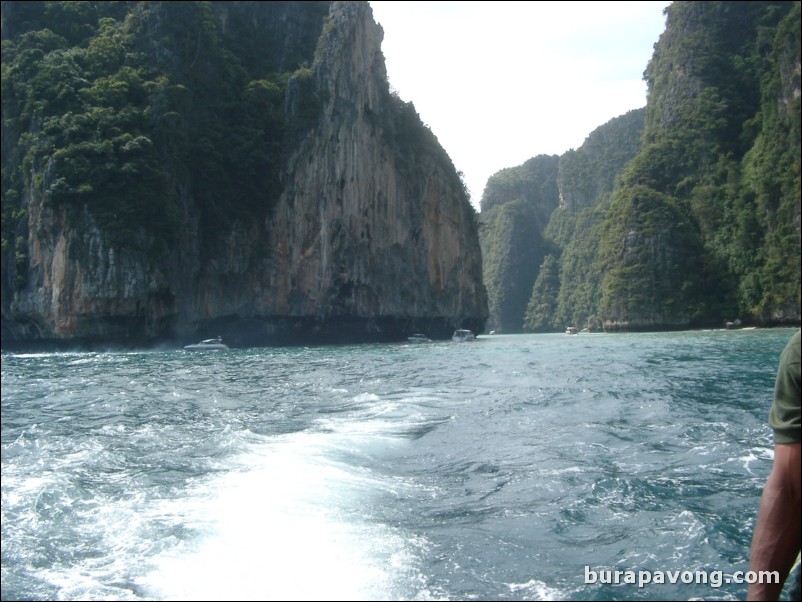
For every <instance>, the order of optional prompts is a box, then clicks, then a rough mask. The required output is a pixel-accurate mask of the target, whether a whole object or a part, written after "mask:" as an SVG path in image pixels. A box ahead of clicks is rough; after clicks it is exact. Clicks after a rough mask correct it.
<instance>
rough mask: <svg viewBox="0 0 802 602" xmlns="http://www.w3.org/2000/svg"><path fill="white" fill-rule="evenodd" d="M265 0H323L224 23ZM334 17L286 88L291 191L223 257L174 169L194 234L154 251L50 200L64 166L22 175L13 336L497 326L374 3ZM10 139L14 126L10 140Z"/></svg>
mask: <svg viewBox="0 0 802 602" xmlns="http://www.w3.org/2000/svg"><path fill="white" fill-rule="evenodd" d="M262 4H273V5H275V4H283V5H287V10H294V11H298V10H303V7H301V8H300V9H299V6H298V5H311V4H319V3H258V2H257V3H225V5H224V6H225V7H226V8H225V10H223V8H222V7H223V4H222V3H221V4H220V5H219V6H217V9H218V10H217V16H218V18H220V19H221V22H220V27H221V28H222V27H225V25H226V22H227V19H228V18H229V16H230V12H231V11H233V10H236V9H237V8H240V9H243V8H244V9H245V10H247V11H250V14H251V15H252V19H251V21H252V22H258V19H257V18H256V17H257V16H258V13H259V11H260V10H261V9H260V7H259V5H262ZM234 5H237V6H234ZM271 10H275V7H272V8H271ZM275 17H276V16H275V15H273V17H272V18H275ZM319 25H320V26H321V27H320V32H319V39H318V42H317V50H316V51H315V56H314V60H313V61H312V62H311V67H310V68H309V69H303V70H299V71H298V72H296V75H295V76H294V77H293V78H292V79H291V80H290V82H289V85H288V86H287V89H286V98H285V107H286V113H287V119H288V120H289V121H290V122H291V123H292V122H301V121H303V123H304V125H303V127H300V126H299V127H298V128H297V132H300V133H298V134H296V135H295V138H294V139H293V141H292V144H290V145H288V148H287V152H286V154H285V157H284V159H285V162H284V166H283V167H282V168H281V177H280V181H281V190H280V192H279V194H278V195H277V197H276V198H273V199H270V200H269V202H267V201H265V205H266V206H268V205H269V208H267V209H265V210H264V211H262V212H261V213H260V214H257V215H258V217H257V218H253V216H249V217H247V218H244V219H239V218H234V219H232V221H231V222H230V223H228V224H225V225H224V226H222V230H221V231H220V232H217V233H216V238H215V242H214V251H213V252H211V253H210V252H209V250H208V248H207V247H205V245H207V244H210V241H209V240H207V239H205V238H204V235H203V232H202V228H201V227H200V226H199V218H198V210H197V207H196V203H195V199H194V198H193V194H192V192H191V185H190V184H191V183H189V182H187V181H186V180H182V177H181V176H177V175H175V174H173V178H174V179H173V181H172V182H171V185H172V186H173V187H174V189H175V190H177V191H178V192H177V196H178V198H179V200H180V204H179V206H180V208H181V212H182V215H181V236H180V237H179V239H178V240H177V241H176V242H175V243H174V244H173V245H172V246H170V247H169V248H167V249H165V250H163V251H162V252H161V253H158V254H154V253H153V247H152V246H151V245H149V237H150V236H151V234H150V233H149V232H148V231H147V229H141V230H140V231H138V232H137V233H136V234H135V236H134V237H133V238H132V239H131V241H132V242H131V243H129V244H127V245H119V244H118V243H115V242H114V241H113V237H112V236H110V235H109V233H108V232H107V231H105V230H104V228H103V227H101V226H100V225H98V220H97V219H96V218H95V216H94V215H93V214H92V212H91V211H89V210H88V209H86V208H83V209H76V208H74V207H64V206H55V207H54V206H51V205H49V204H48V203H46V202H44V195H43V194H42V192H41V191H42V190H47V189H48V185H49V183H52V182H53V181H55V179H56V178H58V173H49V172H48V169H47V166H44V167H43V168H42V169H41V171H40V172H38V173H34V175H33V177H32V178H31V181H30V182H28V185H27V186H26V187H25V197H26V198H25V202H24V204H25V205H26V207H27V216H28V217H27V222H26V224H25V225H26V227H27V232H26V233H25V234H26V235H25V237H26V238H27V265H25V266H23V267H24V269H22V270H20V266H18V265H15V263H14V262H15V258H14V257H13V256H12V254H10V253H7V252H6V249H5V248H4V257H3V271H4V275H3V279H2V282H3V302H2V320H3V324H2V335H3V344H4V346H6V345H8V344H11V343H14V342H16V343H21V342H25V341H32V340H51V341H52V340H61V341H89V342H97V343H101V342H103V343H121V344H142V343H147V342H153V341H156V340H165V339H166V340H176V339H177V340H189V339H194V338H197V337H203V338H205V337H207V336H214V335H218V334H220V335H222V336H224V337H225V338H226V339H227V342H229V343H230V344H233V345H262V344H294V343H309V342H333V341H371V340H398V339H403V338H404V337H406V336H407V335H408V334H410V333H411V332H413V331H424V332H427V333H428V334H430V336H446V335H448V334H450V332H451V331H452V330H453V329H454V328H457V327H466V328H471V329H474V330H476V331H482V329H483V327H484V323H485V320H486V319H487V313H488V311H487V299H486V294H485V290H484V286H483V284H482V273H481V269H482V268H481V253H480V250H479V243H478V237H477V227H476V217H475V215H474V211H473V209H472V208H471V206H470V203H469V201H468V198H467V196H466V194H465V191H464V187H463V186H462V183H461V181H460V179H459V177H458V175H457V174H456V171H455V169H454V167H453V165H452V164H451V162H450V160H449V159H448V157H447V156H446V155H445V153H444V152H443V150H442V148H441V147H440V146H439V144H437V142H436V139H435V138H434V137H433V136H432V134H431V132H429V131H428V130H427V129H426V128H425V126H423V124H422V123H421V122H420V119H419V118H418V116H417V114H416V113H415V111H414V108H413V107H412V106H411V105H408V104H404V103H402V102H401V101H400V100H399V99H398V98H396V97H393V96H392V95H391V94H390V93H389V88H388V83H387V78H386V73H385V65H384V58H383V55H382V53H381V41H382V36H383V32H382V30H381V28H380V26H378V25H377V24H376V23H375V21H374V20H373V17H372V12H371V10H370V7H369V5H368V4H367V3H366V2H338V3H334V4H332V5H331V9H330V13H329V16H328V19H327V20H326V21H325V24H323V23H319ZM309 59H310V60H311V59H312V57H309ZM310 99H313V100H314V102H313V103H312V104H313V106H314V108H315V111H314V113H313V115H312V116H311V117H310V114H309V110H308V107H309V106H310ZM4 121H5V120H4ZM4 127H5V126H4ZM13 134H14V132H11V131H9V130H6V129H4V133H3V138H4V142H3V144H4V151H5V146H6V142H7V140H8V139H10V138H11V137H13V136H12V135H13ZM4 154H5V152H4ZM51 171H54V170H51ZM36 179H38V180H40V181H43V184H42V185H41V186H38V185H35V184H34V182H33V181H34V180H36ZM5 227H6V224H4V228H5ZM18 257H19V256H18ZM18 257H17V262H18ZM12 274H16V275H17V277H16V278H14V277H12ZM20 274H22V276H23V277H22V278H20V277H19V276H20Z"/></svg>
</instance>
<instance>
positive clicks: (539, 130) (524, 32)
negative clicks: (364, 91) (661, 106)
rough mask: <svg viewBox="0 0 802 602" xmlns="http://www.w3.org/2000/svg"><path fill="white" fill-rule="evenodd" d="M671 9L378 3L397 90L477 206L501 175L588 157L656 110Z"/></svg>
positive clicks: (657, 5) (654, 5)
mask: <svg viewBox="0 0 802 602" xmlns="http://www.w3.org/2000/svg"><path fill="white" fill-rule="evenodd" d="M669 4H671V2H638V1H624V2H604V1H601V2H599V1H591V2H580V1H568V2H544V1H540V2H522V1H513V2H504V1H493V2H424V1H408V0H399V1H384V0H372V1H371V2H370V5H371V8H372V9H373V18H374V19H375V20H376V22H378V23H379V25H381V26H382V29H384V41H383V42H382V53H383V54H384V58H385V62H386V65H387V76H388V79H389V80H390V88H391V90H394V91H395V92H397V93H398V95H399V96H400V97H401V98H402V99H403V100H404V101H407V102H410V101H411V102H412V103H413V104H414V105H415V109H416V110H417V111H418V114H419V115H420V117H421V120H422V121H423V123H424V124H426V125H428V126H429V128H430V129H431V131H432V132H433V133H434V135H435V136H436V137H437V139H438V140H439V141H440V144H441V146H442V147H443V148H444V149H445V151H446V152H447V153H448V155H449V157H451V160H452V162H453V163H454V167H455V168H456V169H457V170H458V171H461V172H462V173H463V179H464V181H465V184H466V185H467V187H468V189H469V190H470V193H471V202H472V203H473V205H474V206H475V207H476V208H477V209H478V208H479V201H480V200H481V198H482V192H483V191H484V188H485V184H486V183H487V180H488V178H489V177H490V176H492V175H493V174H495V173H496V172H498V171H499V170H501V169H505V168H507V167H516V166H518V165H521V164H522V163H524V162H525V161H526V160H528V159H531V158H532V157H535V156H537V155H562V154H563V153H565V152H567V151H569V150H571V149H575V148H579V147H580V146H582V143H583V142H584V141H585V138H587V136H588V135H589V134H590V133H591V132H592V131H593V130H595V129H596V128H597V127H599V126H601V125H604V124H605V123H607V122H608V121H610V120H611V119H613V118H615V117H619V116H621V115H624V114H625V113H627V112H628V111H631V110H632V109H638V108H641V107H644V106H646V82H645V81H643V72H644V70H645V69H646V65H647V64H648V62H649V59H651V56H652V52H653V50H654V45H655V43H656V42H657V40H658V39H659V38H660V34H662V33H663V30H664V29H665V15H663V9H664V8H665V7H666V6H668V5H669Z"/></svg>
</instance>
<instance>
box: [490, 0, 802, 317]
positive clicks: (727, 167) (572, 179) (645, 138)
mask: <svg viewBox="0 0 802 602" xmlns="http://www.w3.org/2000/svg"><path fill="white" fill-rule="evenodd" d="M666 13H667V20H666V31H665V32H664V33H663V35H662V36H661V37H660V40H659V41H658V43H657V44H656V46H655V52H654V55H653V57H652V59H651V61H650V62H649V64H648V66H647V67H646V71H645V74H644V76H645V78H646V81H647V83H648V87H649V95H648V101H647V106H646V107H645V109H642V110H638V111H632V112H630V113H628V114H627V115H624V116H622V117H619V118H617V119H614V120H612V121H611V122H609V123H608V124H605V125H603V126H602V127H600V128H598V129H597V130H595V131H594V132H592V133H591V134H590V135H589V136H588V138H587V140H586V141H585V143H584V144H583V145H582V147H580V148H579V149H576V150H572V151H570V152H568V153H566V154H565V155H563V156H561V157H558V158H551V157H549V158H545V157H536V158H535V159H532V160H530V161H529V162H527V163H526V164H524V165H522V166H520V167H517V168H510V169H506V170H502V171H501V172H499V173H498V174H496V175H494V176H493V177H491V178H490V180H488V184H487V187H486V189H485V194H484V195H483V198H482V213H481V216H480V217H481V221H482V235H481V240H482V249H483V254H484V274H485V281H486V283H487V288H488V294H489V299H490V313H491V319H490V322H489V323H488V327H489V328H492V329H497V330H503V331H505V332H520V331H522V330H527V331H555V330H562V329H564V328H565V327H566V325H576V326H578V327H580V328H582V327H589V328H591V329H602V328H604V329H607V330H619V329H624V330H660V329H673V328H689V327H700V326H722V325H723V324H724V323H725V322H727V321H735V320H741V321H742V323H752V324H761V325H775V324H798V323H799V322H800V42H799V41H800V2H674V3H673V4H671V5H670V6H669V7H668V8H667V10H666ZM532 162H540V163H541V165H542V166H544V165H546V164H548V165H552V164H553V163H555V162H556V163H557V167H556V168H551V171H549V170H548V169H543V168H541V169H539V170H538V171H537V173H536V174H535V172H534V171H533V170H532V168H531V163H532ZM555 171H556V175H554V172H555ZM512 176H514V177H512ZM511 180H515V181H516V182H517V184H516V186H512V185H506V186H505V185H503V183H504V182H509V181H511ZM555 185H556V188H557V191H556V193H555V192H551V193H549V192H546V193H545V194H544V191H548V190H549V189H550V187H551V188H553V187H554V186H555ZM544 213H547V214H548V216H549V218H548V221H547V223H546V224H545V225H544V220H543V218H542V216H543V214H544ZM535 215H537V216H538V218H535V217H534V216H535ZM502 216H503V217H502ZM516 216H517V217H516ZM524 298H527V303H526V304H525V306H524V303H523V299H524ZM522 307H523V310H522V309H521V308H522Z"/></svg>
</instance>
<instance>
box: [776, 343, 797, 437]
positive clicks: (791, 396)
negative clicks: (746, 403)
mask: <svg viewBox="0 0 802 602" xmlns="http://www.w3.org/2000/svg"><path fill="white" fill-rule="evenodd" d="M800 332H802V331H799V330H798V331H797V332H796V334H795V335H794V336H793V337H791V340H790V341H788V345H786V347H785V349H784V350H783V352H782V355H781V356H780V366H779V368H778V369H777V380H776V382H775V385H774V401H773V402H772V404H771V410H769V426H770V427H771V428H772V429H773V430H774V443H780V444H788V443H799V442H800V440H802V426H801V425H800V424H801V423H800V413H802V394H800V363H799V362H800V360H799V356H800Z"/></svg>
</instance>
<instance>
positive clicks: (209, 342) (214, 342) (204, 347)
mask: <svg viewBox="0 0 802 602" xmlns="http://www.w3.org/2000/svg"><path fill="white" fill-rule="evenodd" d="M184 350H185V351H227V350H228V345H226V344H225V343H223V339H222V338H221V337H217V338H216V339H205V340H203V341H201V342H200V343H195V344H194V345H187V346H186V347H184Z"/></svg>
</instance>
